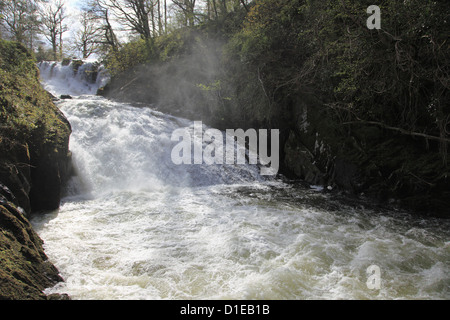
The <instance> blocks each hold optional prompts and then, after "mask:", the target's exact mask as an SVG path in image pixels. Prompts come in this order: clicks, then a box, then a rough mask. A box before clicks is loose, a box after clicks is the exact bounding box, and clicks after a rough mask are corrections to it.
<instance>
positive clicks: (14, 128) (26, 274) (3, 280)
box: [0, 40, 71, 299]
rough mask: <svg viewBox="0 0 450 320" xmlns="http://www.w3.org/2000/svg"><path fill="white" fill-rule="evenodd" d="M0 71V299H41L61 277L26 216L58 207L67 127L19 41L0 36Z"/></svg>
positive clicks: (67, 162) (66, 152) (67, 161)
mask: <svg viewBox="0 0 450 320" xmlns="http://www.w3.org/2000/svg"><path fill="white" fill-rule="evenodd" d="M0 75H1V77H0V107H1V109H0V299H47V298H48V297H46V296H45V294H44V293H43V290H44V289H45V288H47V287H49V286H52V285H54V284H55V283H56V282H58V281H61V280H62V279H61V278H60V276H59V274H58V270H57V269H56V268H55V267H54V266H53V265H52V264H51V263H50V262H49V261H48V259H47V257H46V255H45V253H44V250H43V246H42V244H43V242H42V240H41V239H40V238H39V237H38V235H37V234H36V233H35V232H34V231H33V229H32V227H31V225H30V223H29V220H28V218H29V217H30V214H31V212H37V211H42V210H55V209H57V208H58V207H59V203H60V199H61V195H62V191H63V186H64V184H65V182H66V181H67V179H68V176H69V175H70V168H71V166H70V152H69V136H70V133H71V128H70V124H69V122H68V121H67V119H66V118H65V117H64V115H63V114H62V113H61V112H60V111H59V110H58V108H57V107H56V106H55V105H54V104H53V102H52V100H51V97H50V95H49V94H48V93H47V92H46V91H45V90H43V89H42V87H41V85H40V83H39V72H38V69H37V67H36V62H35V60H34V58H33V57H32V55H31V54H30V53H29V52H28V51H27V50H26V49H25V48H24V47H23V46H22V45H20V44H18V43H13V42H7V41H3V40H0Z"/></svg>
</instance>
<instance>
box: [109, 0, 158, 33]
mask: <svg viewBox="0 0 450 320" xmlns="http://www.w3.org/2000/svg"><path fill="white" fill-rule="evenodd" d="M101 2H102V4H103V5H104V6H105V7H109V8H110V9H112V10H113V11H114V13H115V15H116V18H117V20H118V21H120V22H121V23H122V25H124V26H126V27H128V28H129V29H131V30H132V31H134V32H136V33H138V34H139V35H140V36H141V38H142V39H145V40H149V39H151V38H152V35H153V32H152V28H151V26H150V25H151V23H152V19H151V15H152V14H153V9H154V7H155V5H156V1H153V0H101Z"/></svg>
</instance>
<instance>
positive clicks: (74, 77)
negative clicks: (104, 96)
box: [39, 61, 109, 96]
mask: <svg viewBox="0 0 450 320" xmlns="http://www.w3.org/2000/svg"><path fill="white" fill-rule="evenodd" d="M78 62H79V61H71V62H70V63H68V64H66V65H63V64H61V63H60V62H55V61H42V62H40V63H39V69H40V72H41V78H42V79H45V81H44V82H43V85H44V88H45V89H46V90H48V91H49V92H51V93H54V94H55V95H71V96H72V95H73V96H79V95H94V94H96V93H97V90H98V89H99V88H101V87H103V86H105V85H106V83H107V82H108V81H109V74H108V72H107V70H106V69H105V67H104V66H102V65H99V64H98V63H96V62H92V61H83V62H82V64H81V65H80V66H79V67H76V64H77V63H78ZM92 73H95V74H96V76H95V77H92ZM90 78H95V81H90Z"/></svg>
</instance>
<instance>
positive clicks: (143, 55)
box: [106, 39, 153, 76]
mask: <svg viewBox="0 0 450 320" xmlns="http://www.w3.org/2000/svg"><path fill="white" fill-rule="evenodd" d="M152 52H153V48H152V45H151V43H150V42H149V41H148V40H144V39H138V40H134V41H131V42H129V43H127V44H125V45H123V46H122V47H121V48H120V50H119V51H117V52H115V51H112V52H110V53H109V55H108V56H107V58H106V66H107V68H108V70H109V71H110V72H111V74H112V75H113V76H114V75H117V74H120V73H121V72H124V71H126V70H128V69H131V68H133V67H135V66H137V65H139V64H143V63H145V62H148V61H149V59H150V58H151V56H152Z"/></svg>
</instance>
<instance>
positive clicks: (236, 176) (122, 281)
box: [32, 96, 450, 299]
mask: <svg viewBox="0 0 450 320" xmlns="http://www.w3.org/2000/svg"><path fill="white" fill-rule="evenodd" d="M59 107H60V108H61V110H62V111H63V112H64V113H65V114H66V116H67V117H68V119H69V121H70V122H71V124H72V128H73V134H72V137H71V142H70V149H71V150H72V152H73V158H74V163H75V166H76V168H77V171H78V175H77V176H76V177H74V178H73V179H72V180H71V182H70V188H69V190H68V195H67V197H65V198H64V200H63V202H62V204H61V208H60V210H59V211H57V212H53V213H50V214H48V215H45V216H36V217H34V218H33V219H32V223H33V225H34V227H35V229H36V230H37V232H38V233H39V235H40V236H41V238H42V239H43V240H44V241H45V245H44V247H45V251H46V253H47V255H48V257H49V258H50V260H51V261H52V262H53V263H54V264H55V265H56V267H57V268H58V269H59V270H60V272H61V275H62V277H63V278H64V279H65V282H63V283H60V284H58V285H57V286H55V287H54V288H49V289H48V290H47V291H48V293H52V292H59V293H61V292H65V293H68V294H69V295H70V296H71V297H72V298H73V299H449V298H450V294H449V287H450V270H449V269H450V263H449V262H450V241H449V239H450V231H449V230H450V228H449V227H450V222H449V221H446V220H440V219H426V220H424V219H421V218H418V217H412V216H410V215H408V214H404V213H401V212H396V211H386V210H381V209H376V208H371V207H369V206H368V205H366V204H364V203H362V202H356V201H354V202H352V203H350V202H348V201H345V200H343V199H339V198H336V197H333V196H331V195H329V194H325V193H323V192H321V191H320V190H321V189H320V188H306V187H304V186H299V185H296V184H291V183H286V182H284V181H281V180H276V179H272V180H270V179H262V178H261V177H260V176H259V168H257V167H256V166H249V165H245V166H234V165H220V166H219V165H217V166H206V165H190V166H189V165H185V166H176V165H174V164H173V163H172V161H171V158H170V152H171V150H172V147H173V146H174V142H172V141H171V139H170V137H171V133H172V132H173V130H175V129H176V128H180V127H188V126H191V125H192V123H191V122H190V121H187V120H184V119H179V118H175V117H171V116H168V115H165V114H162V113H159V112H156V111H153V110H152V109H150V108H135V107H132V106H130V105H126V104H119V103H115V102H112V101H108V100H105V99H103V98H99V97H94V96H83V97H78V98H76V99H73V100H66V101H61V102H59ZM371 265H377V266H379V268H380V270H381V286H380V289H369V288H368V286H367V285H366V282H367V279H368V275H367V274H366V270H367V268H368V267H369V266H371Z"/></svg>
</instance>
